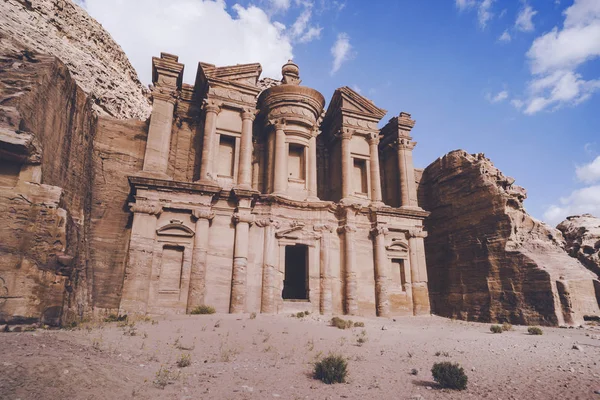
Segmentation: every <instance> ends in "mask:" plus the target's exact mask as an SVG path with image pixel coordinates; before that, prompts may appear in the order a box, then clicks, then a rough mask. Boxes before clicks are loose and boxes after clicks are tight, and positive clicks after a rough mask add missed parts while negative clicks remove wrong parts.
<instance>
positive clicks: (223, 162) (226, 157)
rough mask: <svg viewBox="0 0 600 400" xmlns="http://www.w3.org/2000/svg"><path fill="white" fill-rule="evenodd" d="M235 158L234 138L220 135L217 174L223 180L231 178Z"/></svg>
mask: <svg viewBox="0 0 600 400" xmlns="http://www.w3.org/2000/svg"><path fill="white" fill-rule="evenodd" d="M234 156H235V138H234V137H232V136H227V135H220V141H219V159H218V165H219V168H218V170H217V171H218V172H217V174H218V175H219V176H220V177H223V178H233V168H234Z"/></svg>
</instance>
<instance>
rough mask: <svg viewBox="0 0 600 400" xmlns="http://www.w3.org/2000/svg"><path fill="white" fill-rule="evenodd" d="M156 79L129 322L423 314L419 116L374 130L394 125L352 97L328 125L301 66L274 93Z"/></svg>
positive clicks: (136, 218)
mask: <svg viewBox="0 0 600 400" xmlns="http://www.w3.org/2000/svg"><path fill="white" fill-rule="evenodd" d="M152 68H153V71H152V73H153V82H154V88H153V91H152V98H153V101H152V114H151V117H150V124H149V128H148V138H147V145H146V150H145V157H144V162H143V169H142V170H141V171H139V173H135V174H133V175H131V176H129V182H130V185H131V191H132V198H133V201H132V202H131V203H130V207H131V212H132V213H133V224H132V230H131V238H130V243H129V248H128V257H127V260H128V261H127V265H126V270H125V280H124V284H123V293H122V299H121V304H120V311H121V312H122V313H144V312H150V313H185V312H190V310H192V309H193V308H195V307H197V306H199V305H202V304H207V305H211V306H214V307H215V308H216V309H217V311H219V312H231V313H241V312H263V313H281V312H289V311H291V310H296V309H298V310H304V309H308V310H312V311H317V312H321V313H325V314H328V313H347V314H360V315H379V316H390V315H412V314H423V313H424V314H429V312H430V306H429V295H428V290H427V270H426V265H425V251H424V244H423V238H424V237H425V236H426V233H425V232H424V230H423V219H424V218H425V217H427V215H428V213H427V212H426V211H424V210H423V209H421V208H420V207H419V205H418V204H417V190H416V183H415V171H414V169H413V161H412V150H413V148H414V146H415V142H413V141H412V138H411V136H410V131H411V129H412V128H413V126H414V124H415V121H413V120H412V119H411V117H410V114H407V113H400V115H399V116H398V117H394V118H392V119H391V120H390V121H389V123H388V124H387V125H386V126H385V127H384V128H383V129H378V127H377V124H378V122H379V121H380V120H381V119H382V118H383V116H384V115H385V114H386V111H385V110H383V109H381V108H378V107H377V106H375V105H374V104H373V103H372V102H371V101H369V100H368V99H366V98H364V97H362V96H361V95H360V94H358V93H356V92H355V91H353V90H352V89H350V88H348V87H343V88H340V89H338V90H336V91H335V93H334V95H333V98H332V99H331V102H330V105H329V107H328V109H327V110H326V111H324V105H325V101H324V98H323V96H322V95H321V93H319V92H318V91H316V90H314V89H311V88H308V87H304V86H301V85H300V82H301V81H300V77H299V69H298V66H297V65H296V64H294V63H293V62H288V63H287V64H285V65H284V66H283V69H282V75H283V79H282V80H281V82H275V81H271V80H268V81H265V80H263V81H259V76H260V73H261V66H260V64H246V65H235V66H229V67H215V66H214V65H211V64H206V63H200V64H199V68H198V73H197V77H196V82H195V85H194V86H191V85H186V84H182V73H183V68H184V66H183V65H182V64H180V63H178V58H177V56H174V55H170V54H165V53H163V54H161V57H160V58H153V60H152ZM190 118H192V119H202V120H203V121H204V123H203V124H199V126H202V127H203V128H202V132H201V133H202V134H200V135H198V142H197V143H196V142H194V141H193V139H192V138H191V137H190V132H184V131H182V130H181V129H180V126H182V125H181V124H180V123H178V121H181V120H185V119H190ZM382 188H384V190H382Z"/></svg>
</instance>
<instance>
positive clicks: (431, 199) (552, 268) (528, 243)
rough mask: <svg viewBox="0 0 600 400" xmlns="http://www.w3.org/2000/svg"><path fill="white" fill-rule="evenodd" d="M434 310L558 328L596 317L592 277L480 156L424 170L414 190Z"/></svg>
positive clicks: (455, 156)
mask: <svg viewBox="0 0 600 400" xmlns="http://www.w3.org/2000/svg"><path fill="white" fill-rule="evenodd" d="M419 197H420V204H423V207H424V208H425V209H426V210H428V211H430V212H431V215H430V217H429V218H428V219H426V223H425V227H426V230H427V231H428V232H429V236H428V237H427V238H426V239H425V244H426V257H427V267H428V275H429V288H430V295H431V306H432V312H434V313H435V314H438V315H443V316H447V317H453V318H459V319H465V320H473V321H481V322H502V321H507V322H511V323H516V324H543V325H562V324H577V323H580V322H581V321H582V320H583V318H584V317H585V316H588V315H599V314H600V309H599V308H598V301H599V297H598V290H599V286H598V281H597V277H596V276H594V274H592V273H591V272H590V271H588V270H587V269H586V268H585V267H584V266H583V265H582V264H581V263H580V262H578V261H577V260H575V259H573V258H571V257H569V256H568V254H567V253H566V252H565V250H564V249H565V242H564V239H563V237H562V235H561V233H560V232H559V231H558V230H556V229H553V228H550V227H548V226H547V225H545V224H543V223H541V222H540V221H537V220H536V219H534V218H532V217H531V216H530V215H528V214H527V212H526V211H525V209H524V208H523V201H524V199H525V198H526V192H525V190H524V189H523V188H522V187H519V186H516V185H514V179H513V178H510V177H506V176H504V175H503V174H502V172H501V171H499V170H498V169H497V168H496V167H494V165H493V164H492V163H491V161H490V160H488V159H487V158H485V156H484V155H483V154H475V155H470V154H468V153H466V152H465V151H462V150H457V151H453V152H450V153H448V154H447V155H445V156H444V157H441V158H439V159H437V160H436V161H434V162H433V163H432V164H431V165H429V166H428V167H427V168H426V169H425V171H424V172H423V175H422V178H421V182H420V186H419Z"/></svg>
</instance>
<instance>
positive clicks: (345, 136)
mask: <svg viewBox="0 0 600 400" xmlns="http://www.w3.org/2000/svg"><path fill="white" fill-rule="evenodd" d="M352 134H353V132H352V131H351V130H350V129H344V130H342V131H341V132H340V134H339V136H340V139H341V141H342V146H341V147H342V199H347V198H349V197H350V194H351V193H350V191H351V190H352V185H351V184H350V179H352V154H351V152H350V141H351V140H352Z"/></svg>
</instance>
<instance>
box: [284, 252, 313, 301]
mask: <svg viewBox="0 0 600 400" xmlns="http://www.w3.org/2000/svg"><path fill="white" fill-rule="evenodd" d="M281 295H282V297H283V299H284V300H308V247H307V246H305V245H296V246H285V277H284V280H283V293H282V294H281Z"/></svg>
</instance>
